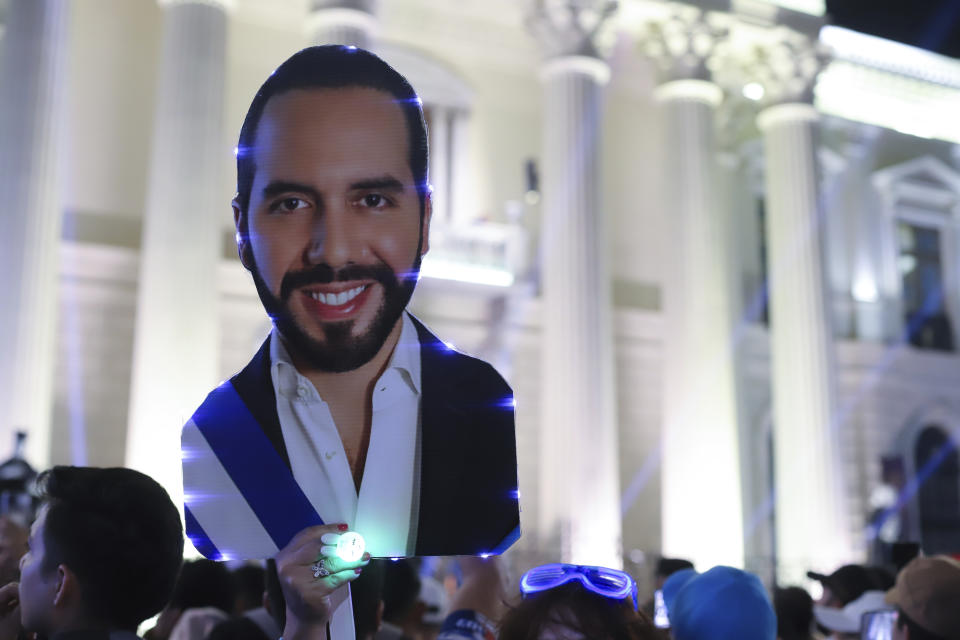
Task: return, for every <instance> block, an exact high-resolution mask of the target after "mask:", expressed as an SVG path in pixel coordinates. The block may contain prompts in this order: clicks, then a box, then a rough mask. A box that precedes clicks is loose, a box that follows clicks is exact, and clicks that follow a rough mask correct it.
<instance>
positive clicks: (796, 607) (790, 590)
mask: <svg viewBox="0 0 960 640" xmlns="http://www.w3.org/2000/svg"><path fill="white" fill-rule="evenodd" d="M773 609H774V611H776V614H777V637H778V638H780V640H806V639H807V638H810V631H811V630H812V628H813V598H811V597H810V594H809V593H807V592H806V591H805V590H804V589H801V588H800V587H786V588H783V589H776V590H774V592H773Z"/></svg>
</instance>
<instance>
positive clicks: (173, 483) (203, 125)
mask: <svg viewBox="0 0 960 640" xmlns="http://www.w3.org/2000/svg"><path fill="white" fill-rule="evenodd" d="M162 4H163V40H162V45H161V54H160V74H159V86H158V89H157V107H156V116H155V121H154V135H153V149H152V158H151V165H150V176H149V186H148V191H147V202H146V212H145V216H144V227H143V240H142V246H141V252H140V279H139V290H138V295H137V321H136V332H135V339H134V354H133V376H132V377H133V380H132V387H131V390H130V417H129V429H128V431H127V465H128V466H131V467H133V468H136V469H139V470H141V471H143V472H145V473H147V474H149V475H151V476H152V477H153V478H155V479H156V480H157V481H158V482H160V483H161V484H162V485H163V486H164V487H165V488H166V489H167V490H168V491H170V492H171V496H172V497H173V499H174V501H176V502H180V497H181V494H182V479H181V476H180V428H181V427H182V426H183V424H184V422H185V421H186V420H187V419H188V418H189V417H190V415H191V414H192V413H193V410H194V409H195V408H196V407H197V406H198V405H199V404H200V402H201V401H202V400H203V398H204V397H205V395H206V394H207V393H208V392H209V391H210V390H211V389H213V387H214V386H216V384H217V382H218V376H217V373H218V353H219V349H218V346H219V335H218V326H219V318H218V314H217V311H218V304H217V296H218V287H217V267H218V264H219V258H220V254H221V240H222V230H223V228H224V227H225V226H226V224H227V221H228V220H229V219H230V206H229V199H230V196H231V194H230V193H228V192H224V191H223V189H222V188H221V187H222V182H221V173H220V171H221V168H222V167H223V166H224V165H225V163H226V162H228V161H229V158H231V157H232V153H231V152H230V150H229V149H230V148H231V147H232V145H228V144H226V143H225V142H224V140H223V137H222V131H223V95H224V93H223V92H224V89H223V82H224V80H223V79H224V75H225V55H226V37H227V12H226V9H227V7H225V6H224V4H223V3H219V2H211V1H209V0H207V1H204V2H193V1H189V0H181V1H175V2H170V1H167V2H163V3H162Z"/></svg>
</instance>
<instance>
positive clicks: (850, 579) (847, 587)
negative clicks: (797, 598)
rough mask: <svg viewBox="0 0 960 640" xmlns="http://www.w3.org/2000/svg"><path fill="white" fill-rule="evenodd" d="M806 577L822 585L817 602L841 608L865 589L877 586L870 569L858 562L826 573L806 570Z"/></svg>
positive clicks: (872, 588) (868, 589)
mask: <svg viewBox="0 0 960 640" xmlns="http://www.w3.org/2000/svg"><path fill="white" fill-rule="evenodd" d="M807 577H808V578H811V579H812V580H816V581H818V582H819V583H820V584H822V585H823V595H822V596H821V597H820V599H819V600H818V601H817V604H819V605H822V606H824V607H832V608H835V609H841V608H843V607H845V606H846V605H848V604H850V603H851V602H853V601H854V600H856V599H857V598H859V597H860V596H862V595H863V594H864V593H866V592H867V591H871V590H874V589H877V588H879V587H878V584H877V582H876V579H875V577H874V576H873V575H872V574H871V573H870V571H869V570H868V569H867V568H866V567H864V566H863V565H859V564H846V565H843V566H842V567H840V568H839V569H837V570H836V571H834V572H833V573H831V574H830V575H826V574H823V573H817V572H815V571H808V572H807Z"/></svg>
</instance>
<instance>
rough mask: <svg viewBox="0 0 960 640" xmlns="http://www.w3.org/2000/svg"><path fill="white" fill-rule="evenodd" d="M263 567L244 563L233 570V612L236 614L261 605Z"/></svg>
mask: <svg viewBox="0 0 960 640" xmlns="http://www.w3.org/2000/svg"><path fill="white" fill-rule="evenodd" d="M263 574H264V570H263V567H260V566H257V565H253V564H245V565H243V566H242V567H237V568H236V569H234V570H233V584H234V587H235V588H236V597H235V598H234V601H233V612H234V613H235V614H237V615H239V614H242V613H244V612H245V611H250V610H251V609H256V608H257V607H261V606H263Z"/></svg>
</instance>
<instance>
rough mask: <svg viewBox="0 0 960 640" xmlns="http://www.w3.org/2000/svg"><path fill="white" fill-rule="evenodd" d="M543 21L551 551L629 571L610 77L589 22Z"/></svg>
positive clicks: (546, 506)
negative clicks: (610, 260)
mask: <svg viewBox="0 0 960 640" xmlns="http://www.w3.org/2000/svg"><path fill="white" fill-rule="evenodd" d="M542 4H545V3H542ZM594 4H596V5H597V6H598V7H601V8H605V7H606V6H607V5H606V3H602V2H597V3H594ZM541 9H544V7H541ZM606 13H607V14H608V13H609V11H607V12H606ZM571 14H574V12H573V11H571ZM567 15H568V16H569V15H570V14H567ZM535 17H536V19H537V20H539V21H540V22H539V25H540V27H541V28H546V29H551V30H552V33H553V34H554V35H556V36H558V39H559V40H560V43H559V44H560V46H558V47H556V48H555V49H554V50H553V51H552V55H551V56H549V57H548V59H547V61H546V63H545V64H544V66H543V69H542V73H541V77H542V81H543V85H544V101H543V104H544V109H545V112H544V114H543V134H542V135H543V141H544V143H543V194H544V199H543V212H544V214H543V215H544V223H543V267H542V269H543V280H542V283H543V295H542V305H543V312H542V313H543V315H542V323H543V324H542V327H543V333H542V340H541V347H540V348H541V352H542V354H543V355H542V366H543V375H542V386H541V396H540V398H541V399H540V403H541V407H543V409H542V414H541V420H540V423H541V443H542V450H541V456H540V470H541V472H540V487H541V489H540V495H539V514H540V517H539V531H540V533H541V536H542V537H543V538H544V539H543V540H542V543H541V548H552V549H558V550H559V551H560V554H561V556H562V558H563V560H565V561H572V562H577V563H587V564H601V565H608V566H619V565H620V563H621V555H620V554H621V550H620V547H621V540H620V526H621V517H620V504H619V499H620V492H619V478H618V463H617V428H616V424H617V423H616V412H615V405H614V378H613V336H612V326H611V303H610V281H609V277H608V275H607V266H606V251H605V249H604V216H603V210H602V208H601V203H600V187H601V174H600V165H599V161H600V139H601V130H602V126H601V124H602V97H603V87H604V85H605V84H606V82H607V80H608V78H609V74H610V71H609V67H608V66H607V64H606V63H605V62H604V61H603V60H602V59H601V58H600V57H599V56H598V54H597V53H596V50H595V49H593V47H592V43H591V42H590V37H591V35H592V33H591V35H586V36H583V37H577V33H581V32H584V31H592V30H588V29H584V25H583V24H582V23H580V22H579V20H580V19H581V16H579V15H575V14H574V15H572V17H571V19H572V20H573V21H574V24H572V25H571V24H564V23H562V22H560V21H559V20H557V19H556V16H555V15H551V14H549V13H548V11H546V10H544V11H542V12H541V13H539V14H535ZM594 30H595V29H594ZM584 38H585V39H584ZM548 44H550V42H549V41H548Z"/></svg>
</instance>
